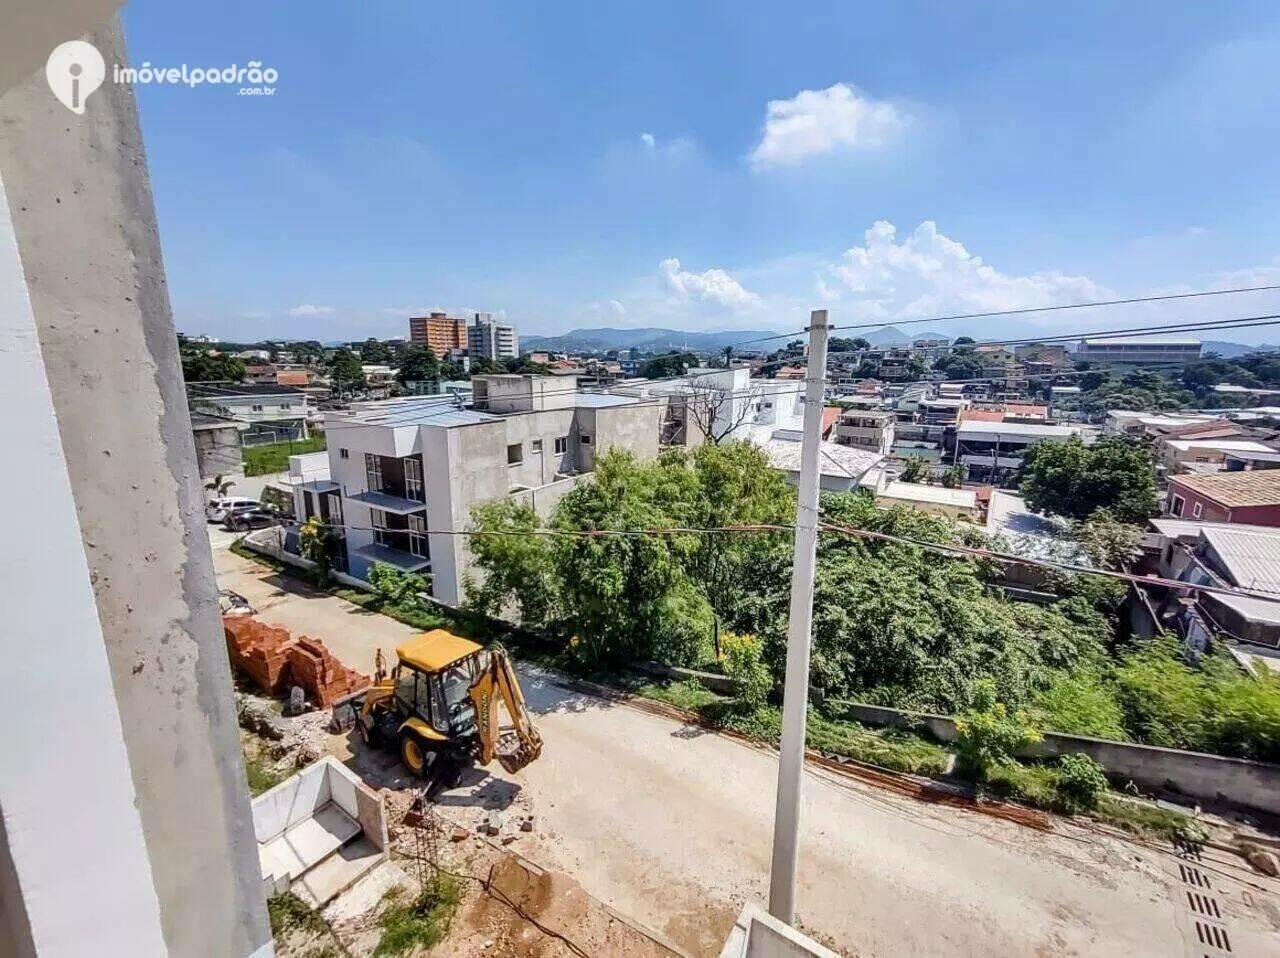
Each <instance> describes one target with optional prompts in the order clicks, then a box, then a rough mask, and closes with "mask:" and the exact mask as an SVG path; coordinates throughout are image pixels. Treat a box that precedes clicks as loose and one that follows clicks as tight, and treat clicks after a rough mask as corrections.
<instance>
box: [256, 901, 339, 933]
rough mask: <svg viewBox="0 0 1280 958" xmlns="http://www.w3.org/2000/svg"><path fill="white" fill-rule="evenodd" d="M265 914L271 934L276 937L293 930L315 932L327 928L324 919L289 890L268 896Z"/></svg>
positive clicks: (325, 930) (323, 930)
mask: <svg viewBox="0 0 1280 958" xmlns="http://www.w3.org/2000/svg"><path fill="white" fill-rule="evenodd" d="M267 915H268V916H269V917H270V918H271V934H272V935H275V936H277V937H279V936H280V935H285V934H288V933H289V932H291V931H295V930H300V931H308V932H315V933H317V934H319V933H321V932H328V930H329V926H328V925H327V924H325V920H324V919H323V918H321V917H320V916H319V915H318V914H317V913H316V912H314V911H312V910H311V909H310V908H309V907H308V906H307V903H306V902H304V901H303V900H302V899H301V898H299V897H298V896H297V895H295V894H294V893H293V892H291V891H286V892H281V893H280V894H279V895H274V896H273V897H271V898H268V899H267Z"/></svg>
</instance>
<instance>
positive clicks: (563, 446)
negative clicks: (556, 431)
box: [556, 436, 569, 456]
mask: <svg viewBox="0 0 1280 958" xmlns="http://www.w3.org/2000/svg"><path fill="white" fill-rule="evenodd" d="M568 451H569V437H568V436H557V437H556V455H557V456H563V455H564V454H565V453H566V452H568Z"/></svg>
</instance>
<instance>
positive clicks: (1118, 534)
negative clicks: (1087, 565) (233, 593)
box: [1075, 506, 1142, 569]
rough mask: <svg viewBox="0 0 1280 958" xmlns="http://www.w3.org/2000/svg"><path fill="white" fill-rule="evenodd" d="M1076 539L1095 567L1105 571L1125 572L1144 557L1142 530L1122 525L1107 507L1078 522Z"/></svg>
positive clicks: (1138, 527) (1126, 524) (1129, 525)
mask: <svg viewBox="0 0 1280 958" xmlns="http://www.w3.org/2000/svg"><path fill="white" fill-rule="evenodd" d="M1075 538H1076V540H1077V541H1078V542H1079V543H1080V544H1081V545H1083V546H1084V549H1085V552H1087V553H1088V555H1089V558H1090V559H1091V560H1093V562H1094V564H1095V565H1097V566H1098V567H1099V568H1102V569H1124V568H1127V567H1128V565H1129V563H1130V562H1132V561H1133V560H1134V559H1136V558H1137V557H1138V556H1139V555H1141V554H1142V549H1141V548H1140V547H1139V543H1140V542H1141V541H1142V527H1141V526H1137V525H1133V524H1131V523H1127V522H1120V521H1119V520H1118V519H1116V517H1115V514H1114V513H1113V512H1112V511H1111V510H1110V509H1109V508H1107V507H1105V506H1104V507H1103V508H1101V509H1098V510H1097V511H1096V512H1094V514H1093V515H1091V516H1090V517H1089V518H1088V519H1085V520H1084V521H1083V522H1078V523H1076V527H1075Z"/></svg>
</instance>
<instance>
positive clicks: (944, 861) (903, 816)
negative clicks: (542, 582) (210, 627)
mask: <svg viewBox="0 0 1280 958" xmlns="http://www.w3.org/2000/svg"><path fill="white" fill-rule="evenodd" d="M218 568H219V572H220V581H221V583H222V585H223V587H224V588H232V589H235V590H236V591H238V592H242V593H243V594H245V595H246V596H247V597H248V598H250V600H251V601H253V602H255V604H258V605H259V607H260V608H262V609H263V618H265V619H266V620H267V621H270V622H275V623H278V624H280V625H283V626H286V627H288V628H290V629H292V630H293V631H294V632H295V633H297V632H302V631H305V632H307V633H308V634H310V635H313V636H315V637H317V638H320V639H323V640H324V641H325V642H326V644H329V645H330V647H331V648H333V649H334V651H335V652H337V653H338V654H339V655H340V656H342V657H344V658H345V657H346V656H347V655H350V656H352V660H351V661H350V664H351V665H353V666H356V667H365V666H364V663H363V660H362V658H361V657H367V658H368V659H369V660H370V661H371V659H372V654H373V651H372V650H373V648H374V647H375V646H376V645H382V646H383V647H384V648H388V649H389V647H390V646H391V645H394V644H395V642H396V641H398V638H397V636H399V637H403V636H404V635H406V634H408V631H409V630H408V629H407V628H406V627H404V626H401V625H399V624H398V623H395V622H392V621H391V620H389V619H385V618H382V617H378V616H366V615H365V614H364V613H362V612H361V611H360V610H358V609H356V608H355V607H354V606H351V605H349V604H348V603H345V602H341V601H340V600H337V599H334V598H332V597H328V596H325V597H315V596H312V597H307V596H306V595H305V594H297V593H296V592H295V591H294V586H293V584H292V583H291V582H290V580H288V579H276V578H275V577H273V576H271V575H270V573H263V572H262V571H261V570H255V569H254V568H252V564H251V563H246V562H244V560H241V559H239V558H237V557H235V556H234V555H230V554H229V553H224V554H223V555H222V556H220V557H219V559H218ZM361 645H362V647H359V646H361ZM340 650H344V651H340ZM522 681H523V682H524V685H525V692H526V694H527V697H528V699H529V703H530V706H531V708H532V709H533V710H534V711H536V712H537V713H538V715H539V717H538V720H537V721H538V725H539V728H540V730H541V732H542V734H543V737H544V739H545V742H546V747H545V749H544V751H543V754H542V757H541V759H540V760H539V761H537V762H535V763H534V764H533V765H531V766H529V767H528V768H527V769H525V770H524V771H522V772H521V773H520V774H519V775H518V776H515V777H507V776H504V775H503V773H502V772H501V771H500V770H498V771H496V772H495V773H494V777H485V776H483V775H477V777H476V780H475V782H474V784H472V785H470V786H465V787H462V788H460V789H456V790H454V791H453V792H448V793H445V794H444V795H442V796H441V802H442V803H443V804H445V805H451V806H454V808H453V812H454V814H456V815H457V816H459V817H460V818H461V819H463V820H467V819H468V817H469V816H472V815H474V807H475V806H479V805H489V806H498V807H504V806H510V807H512V808H513V810H516V811H520V812H531V813H532V814H534V815H535V816H536V819H537V828H536V831H535V832H534V833H533V834H532V835H527V836H522V837H521V839H520V845H519V850H520V851H521V852H522V853H523V854H525V855H527V856H529V857H530V858H532V859H533V860H535V861H538V862H540V863H542V864H544V865H546V866H548V867H550V868H554V869H557V870H560V871H563V872H566V873H568V874H569V875H572V876H573V877H574V878H575V879H576V880H577V881H579V882H580V883H581V884H582V886H583V888H584V889H585V890H586V891H587V892H589V893H590V894H592V895H594V896H596V897H597V898H600V899H602V900H604V901H605V902H607V903H609V904H610V905H611V906H613V907H614V908H616V909H617V910H619V911H620V912H622V913H624V914H627V915H629V916H632V917H633V918H635V919H637V920H639V921H640V922H643V923H644V924H646V925H648V926H649V927H652V928H654V929H656V930H658V931H659V932H661V933H662V934H664V935H666V936H667V937H668V938H670V939H671V940H673V941H674V942H676V943H677V944H679V945H681V946H682V947H684V948H686V949H687V950H689V951H690V952H691V953H693V954H696V955H714V954H717V953H718V950H719V947H720V944H721V943H722V942H723V939H724V935H725V932H726V931H727V929H728V928H729V926H730V925H731V924H732V921H733V917H734V915H735V914H736V913H737V911H738V910H739V908H740V907H741V905H742V904H743V903H744V902H745V901H747V900H756V901H763V900H764V899H765V898H766V895H767V876H768V870H769V849H770V841H771V836H772V821H773V801H774V789H775V785H776V776H777V762H776V758H775V756H774V755H773V754H772V753H770V752H767V751H763V750H759V749H753V748H750V747H748V746H745V745H742V744H740V743H738V742H736V741H733V740H730V739H727V738H724V737H722V736H719V735H715V734H709V733H706V732H704V731H702V730H700V729H697V728H690V727H685V726H682V725H681V724H680V723H679V722H676V721H672V720H671V719H667V718H663V717H659V716H655V715H651V714H648V713H646V712H642V711H639V710H636V709H632V708H629V707H627V706H625V705H615V704H611V703H608V702H605V701H603V700H601V699H598V698H594V697H592V696H588V695H583V694H580V693H576V692H573V691H570V690H569V689H566V688H564V687H563V686H561V685H558V684H556V682H555V680H554V677H551V676H547V675H545V674H540V673H533V672H529V671H526V672H525V674H524V676H523V678H522ZM1164 868H1167V856H1163V855H1161V854H1159V853H1156V852H1151V851H1147V850H1146V849H1143V848H1140V847H1138V846H1135V845H1133V844H1130V843H1128V842H1123V841H1117V840H1114V839H1109V838H1104V837H1100V836H1098V835H1097V834H1095V833H1093V832H1089V831H1085V830H1084V829H1078V828H1075V827H1073V826H1070V825H1059V826H1058V828H1057V830H1056V831H1055V832H1054V833H1051V834H1044V833H1040V832H1037V831H1034V830H1031V829H1028V828H1024V827H1022V826H1019V825H1015V824H1012V823H1008V822H1003V821H998V820H993V819H991V818H988V817H986V816H982V815H977V814H974V813H970V812H965V811H961V810H957V809H952V808H943V807H940V806H931V805H928V804H924V803H921V802H917V801H913V800H911V799H905V798H901V797H899V796H896V795H891V794H888V793H885V792H883V791H878V790H876V789H874V788H871V787H867V786H863V785H861V784H857V783H853V782H849V781H846V780H843V779H840V778H837V777H833V776H830V775H828V774H827V773H824V772H821V771H816V770H815V771H813V772H811V774H809V775H808V776H807V777H806V781H805V796H804V812H803V835H802V854H801V866H800V887H799V890H798V895H797V899H798V902H799V918H800V922H801V924H802V925H803V926H804V927H805V928H806V929H808V930H809V931H810V932H811V933H813V934H815V936H816V937H819V938H820V939H821V940H823V941H824V942H825V943H827V944H829V945H831V946H833V947H836V948H838V949H839V950H841V951H843V952H845V953H847V954H853V955H862V956H902V955H912V956H933V955H938V956H943V955H945V956H989V955H1001V956H1007V958H1018V956H1028V958H1031V956H1049V955H1053V956H1059V955H1088V956H1099V955H1123V956H1126V958H1133V956H1146V955H1152V956H1160V958H1167V956H1180V955H1185V954H1189V953H1190V952H1188V950H1187V946H1188V940H1187V935H1188V934H1189V931H1187V928H1188V926H1187V924H1186V919H1185V915H1184V914H1182V913H1180V912H1179V911H1178V910H1177V908H1176V907H1175V904H1174V902H1175V899H1174V898H1173V897H1172V895H1173V893H1174V892H1175V889H1174V888H1173V886H1172V884H1171V880H1170V879H1169V877H1168V873H1167V872H1166V871H1165V870H1163V869H1164ZM1196 953H1197V954H1201V953H1203V952H1202V951H1201V952H1196Z"/></svg>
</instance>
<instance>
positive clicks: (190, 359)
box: [182, 350, 244, 383]
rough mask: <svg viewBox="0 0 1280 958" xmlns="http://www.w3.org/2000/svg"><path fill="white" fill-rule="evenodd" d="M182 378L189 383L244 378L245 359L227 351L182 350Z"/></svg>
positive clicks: (232, 381) (231, 380) (237, 380)
mask: <svg viewBox="0 0 1280 958" xmlns="http://www.w3.org/2000/svg"><path fill="white" fill-rule="evenodd" d="M182 378H183V379H184V380H185V381H187V382H189V383H209V382H230V383H238V382H240V381H241V380H243V379H244V361H243V360H240V359H236V358H235V357H234V356H230V355H228V354H227V353H225V352H224V353H219V354H218V355H216V356H213V355H210V354H209V353H208V352H204V351H200V352H196V351H194V350H184V351H183V352H182Z"/></svg>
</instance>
